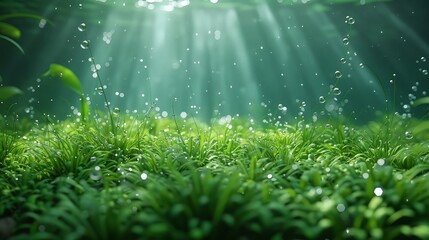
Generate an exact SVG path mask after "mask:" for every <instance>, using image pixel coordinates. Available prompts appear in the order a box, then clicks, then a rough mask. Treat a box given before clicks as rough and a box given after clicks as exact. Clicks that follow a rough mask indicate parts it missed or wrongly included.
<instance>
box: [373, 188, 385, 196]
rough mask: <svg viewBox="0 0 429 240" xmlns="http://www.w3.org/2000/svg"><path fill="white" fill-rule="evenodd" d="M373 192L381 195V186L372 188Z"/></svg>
mask: <svg viewBox="0 0 429 240" xmlns="http://www.w3.org/2000/svg"><path fill="white" fill-rule="evenodd" d="M374 194H375V195H376V196H381V195H383V189H382V188H380V187H378V188H375V189H374Z"/></svg>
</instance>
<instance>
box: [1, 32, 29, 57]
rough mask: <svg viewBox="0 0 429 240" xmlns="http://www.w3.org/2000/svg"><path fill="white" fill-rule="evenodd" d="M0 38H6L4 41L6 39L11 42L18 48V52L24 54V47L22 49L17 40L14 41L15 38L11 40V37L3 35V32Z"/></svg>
mask: <svg viewBox="0 0 429 240" xmlns="http://www.w3.org/2000/svg"><path fill="white" fill-rule="evenodd" d="M0 38H3V39H4V40H6V41H8V42H10V43H12V44H13V45H14V46H15V47H16V48H18V50H19V51H20V52H22V54H25V53H24V49H22V47H21V46H20V45H19V44H18V43H17V42H15V40H13V39H12V38H10V37H7V36H5V35H3V34H0Z"/></svg>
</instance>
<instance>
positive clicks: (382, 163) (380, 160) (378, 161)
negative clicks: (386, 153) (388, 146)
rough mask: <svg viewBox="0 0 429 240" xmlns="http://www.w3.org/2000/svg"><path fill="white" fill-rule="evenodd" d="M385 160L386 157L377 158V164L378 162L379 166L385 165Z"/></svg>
mask: <svg viewBox="0 0 429 240" xmlns="http://www.w3.org/2000/svg"><path fill="white" fill-rule="evenodd" d="M385 162H386V161H384V159H383V158H380V159H378V160H377V164H378V165H379V166H383V165H384V163H385Z"/></svg>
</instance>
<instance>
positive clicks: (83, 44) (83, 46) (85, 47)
mask: <svg viewBox="0 0 429 240" xmlns="http://www.w3.org/2000/svg"><path fill="white" fill-rule="evenodd" d="M80 47H81V48H82V49H88V47H89V41H88V40H83V41H82V43H81V44H80Z"/></svg>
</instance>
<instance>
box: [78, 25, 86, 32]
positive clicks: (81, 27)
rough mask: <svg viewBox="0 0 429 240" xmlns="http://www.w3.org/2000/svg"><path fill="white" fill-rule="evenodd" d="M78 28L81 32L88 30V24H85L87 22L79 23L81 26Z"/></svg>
mask: <svg viewBox="0 0 429 240" xmlns="http://www.w3.org/2000/svg"><path fill="white" fill-rule="evenodd" d="M77 29H78V30H79V31H81V32H85V30H86V25H85V23H81V24H80V25H79V27H77Z"/></svg>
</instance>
